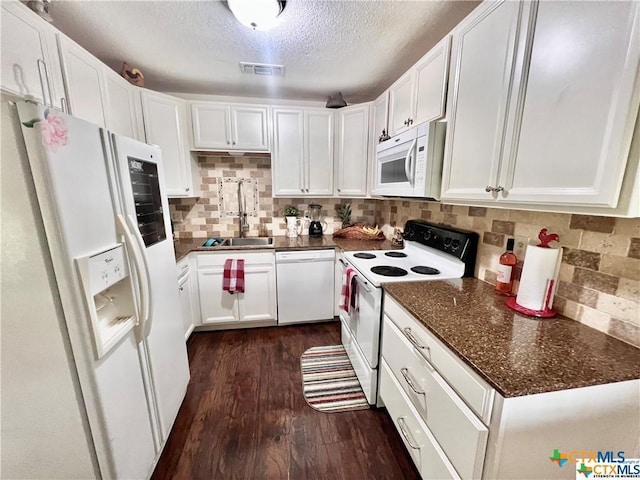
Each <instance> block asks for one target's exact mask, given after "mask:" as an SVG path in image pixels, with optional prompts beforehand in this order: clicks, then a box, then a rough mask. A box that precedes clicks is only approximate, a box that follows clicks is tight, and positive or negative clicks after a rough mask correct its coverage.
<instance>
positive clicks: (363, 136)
mask: <svg viewBox="0 0 640 480" xmlns="http://www.w3.org/2000/svg"><path fill="white" fill-rule="evenodd" d="M337 130H338V134H337V135H338V138H337V156H338V158H337V168H338V188H337V193H338V196H344V197H363V196H365V195H366V194H367V164H368V163H369V148H368V146H369V142H368V140H369V135H368V134H369V105H368V104H365V105H358V106H355V107H346V108H343V109H341V110H339V111H338V128H337Z"/></svg>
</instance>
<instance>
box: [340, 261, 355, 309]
mask: <svg viewBox="0 0 640 480" xmlns="http://www.w3.org/2000/svg"><path fill="white" fill-rule="evenodd" d="M355 276H356V271H355V270H354V269H353V268H347V269H346V270H345V271H344V274H343V275H342V288H341V289H340V308H341V309H342V310H344V311H345V312H347V313H349V307H350V304H351V293H352V292H351V282H352V280H353V277H355Z"/></svg>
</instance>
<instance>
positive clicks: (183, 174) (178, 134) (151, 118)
mask: <svg viewBox="0 0 640 480" xmlns="http://www.w3.org/2000/svg"><path fill="white" fill-rule="evenodd" d="M141 95H142V113H143V117H144V128H145V134H146V137H147V143H152V144H155V145H159V146H160V148H161V149H162V164H163V167H164V176H165V181H166V188H167V195H169V196H183V197H184V196H188V195H189V194H190V193H191V189H192V188H191V182H190V176H191V172H190V171H188V167H189V165H188V164H187V161H188V160H189V159H188V158H186V152H185V146H184V140H183V138H184V137H183V133H184V132H183V128H184V120H183V118H184V115H183V109H184V102H183V101H182V100H180V99H177V98H174V97H170V96H169V95H164V94H160V93H156V92H151V91H149V90H141Z"/></svg>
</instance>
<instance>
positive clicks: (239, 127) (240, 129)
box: [231, 105, 269, 152]
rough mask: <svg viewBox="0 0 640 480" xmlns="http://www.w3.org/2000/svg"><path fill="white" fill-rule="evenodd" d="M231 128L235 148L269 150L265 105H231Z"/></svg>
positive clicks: (232, 142)
mask: <svg viewBox="0 0 640 480" xmlns="http://www.w3.org/2000/svg"><path fill="white" fill-rule="evenodd" d="M231 130H232V132H233V138H232V141H231V144H232V146H233V148H234V149H235V150H255V151H261V152H267V151H269V136H268V129H267V108H266V107H254V106H244V105H232V106H231Z"/></svg>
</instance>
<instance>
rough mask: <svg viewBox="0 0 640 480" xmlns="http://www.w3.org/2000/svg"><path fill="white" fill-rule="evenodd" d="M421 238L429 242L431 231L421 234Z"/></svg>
mask: <svg viewBox="0 0 640 480" xmlns="http://www.w3.org/2000/svg"><path fill="white" fill-rule="evenodd" d="M422 236H423V238H424V239H425V240H429V239H430V238H431V230H427V231H426V232H424V233H423V234H422Z"/></svg>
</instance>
